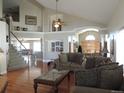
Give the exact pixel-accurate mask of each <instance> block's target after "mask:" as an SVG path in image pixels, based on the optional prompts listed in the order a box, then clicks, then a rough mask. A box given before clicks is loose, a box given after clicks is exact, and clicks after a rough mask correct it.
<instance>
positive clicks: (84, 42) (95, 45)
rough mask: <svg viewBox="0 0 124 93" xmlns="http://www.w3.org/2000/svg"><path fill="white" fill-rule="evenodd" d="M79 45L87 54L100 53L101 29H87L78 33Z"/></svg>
mask: <svg viewBox="0 0 124 93" xmlns="http://www.w3.org/2000/svg"><path fill="white" fill-rule="evenodd" d="M78 40H79V44H80V45H81V47H82V50H83V52H84V53H85V54H93V53H98V54H99V53H100V34H99V29H96V28H87V29H83V30H81V31H80V32H79V33H78Z"/></svg>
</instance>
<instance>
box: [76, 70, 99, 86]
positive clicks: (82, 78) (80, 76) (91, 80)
mask: <svg viewBox="0 0 124 93" xmlns="http://www.w3.org/2000/svg"><path fill="white" fill-rule="evenodd" d="M75 79H76V85H78V86H88V87H96V84H97V71H96V69H89V70H80V71H76V72H75Z"/></svg>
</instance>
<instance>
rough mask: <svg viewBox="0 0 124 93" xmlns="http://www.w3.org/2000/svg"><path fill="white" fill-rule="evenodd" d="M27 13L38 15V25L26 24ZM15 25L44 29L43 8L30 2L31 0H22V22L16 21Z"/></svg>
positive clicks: (36, 29)
mask: <svg viewBox="0 0 124 93" xmlns="http://www.w3.org/2000/svg"><path fill="white" fill-rule="evenodd" d="M25 15H30V16H36V17H37V24H36V25H26V24H25ZM14 25H16V26H20V27H23V28H28V30H29V31H41V30H42V8H39V6H36V4H33V3H32V2H30V0H22V2H21V4H20V22H19V23H18V22H15V23H14Z"/></svg>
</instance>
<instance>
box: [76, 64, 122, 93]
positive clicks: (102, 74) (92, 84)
mask: <svg viewBox="0 0 124 93" xmlns="http://www.w3.org/2000/svg"><path fill="white" fill-rule="evenodd" d="M75 85H76V86H79V87H82V88H84V87H88V88H94V89H95V88H98V89H102V90H111V91H112V90H116V93H124V92H122V91H124V79H123V65H119V64H118V63H108V64H103V65H100V66H98V67H95V68H92V69H84V70H78V71H75ZM117 91H121V92H117ZM99 93H103V92H102V91H101V92H99ZM108 93H111V92H108ZM112 93H113V92H112Z"/></svg>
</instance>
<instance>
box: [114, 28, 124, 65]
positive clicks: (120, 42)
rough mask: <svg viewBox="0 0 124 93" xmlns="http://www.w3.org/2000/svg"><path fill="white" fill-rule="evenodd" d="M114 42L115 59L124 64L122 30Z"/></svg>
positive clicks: (123, 33) (123, 35) (123, 36)
mask: <svg viewBox="0 0 124 93" xmlns="http://www.w3.org/2000/svg"><path fill="white" fill-rule="evenodd" d="M116 44H117V46H116V61H117V62H119V63H120V64H124V30H121V31H120V32H119V33H118V35H117V43H116Z"/></svg>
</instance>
